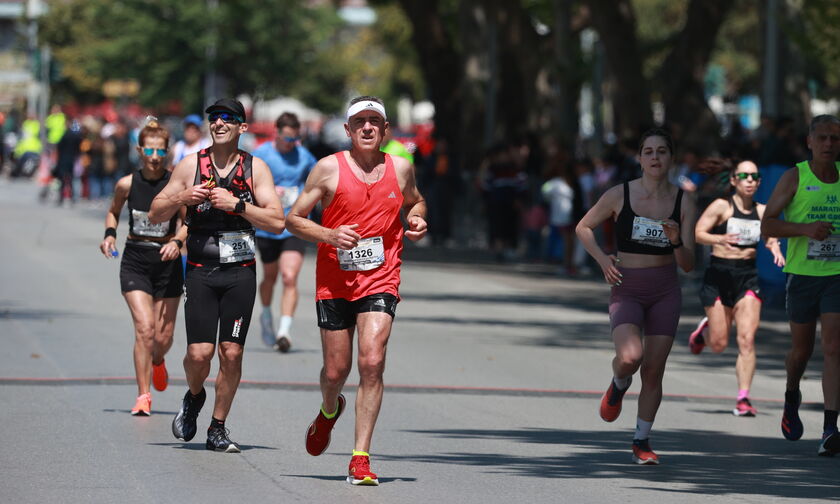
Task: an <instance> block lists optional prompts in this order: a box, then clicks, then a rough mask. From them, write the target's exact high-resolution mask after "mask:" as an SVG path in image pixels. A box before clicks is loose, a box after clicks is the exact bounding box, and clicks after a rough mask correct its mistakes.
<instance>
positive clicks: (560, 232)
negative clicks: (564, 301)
mask: <svg viewBox="0 0 840 504" xmlns="http://www.w3.org/2000/svg"><path fill="white" fill-rule="evenodd" d="M550 163H551V164H550V166H549V170H550V173H551V178H550V179H549V180H548V181H547V182H546V183H545V184H543V186H542V196H543V199H544V200H545V201H546V202H547V203H548V208H549V212H548V224H549V232H548V247H547V248H548V251H547V252H548V253H547V256H548V259H549V260H551V259H557V258H559V257H560V255H561V252H560V243H561V241H562V244H563V250H562V257H563V265H564V267H565V269H566V274H567V275H573V274H574V273H575V272H574V266H573V262H572V254H573V251H574V243H575V240H574V238H573V235H574V232H575V224H576V223H575V222H574V217H575V216H574V203H575V190H574V186H575V185H577V181H576V177H575V176H574V173H573V172H572V167H571V166H570V165H569V163H568V162H567V161H566V160H565V156H561V157H558V156H556V155H555V157H554V158H553V159H552V160H551V162H550ZM578 213H580V211H579V212H578Z"/></svg>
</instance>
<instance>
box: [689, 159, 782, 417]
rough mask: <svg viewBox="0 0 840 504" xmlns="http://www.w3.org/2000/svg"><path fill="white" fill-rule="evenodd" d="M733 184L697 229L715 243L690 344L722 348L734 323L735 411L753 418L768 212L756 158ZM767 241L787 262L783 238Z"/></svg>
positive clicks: (737, 170) (735, 174)
mask: <svg viewBox="0 0 840 504" xmlns="http://www.w3.org/2000/svg"><path fill="white" fill-rule="evenodd" d="M729 183H730V184H731V185H732V188H733V193H732V195H731V196H729V197H728V198H718V199H716V200H714V201H713V202H712V203H711V204H710V205H709V206H708V208H706V210H705V211H704V212H703V215H701V216H700V218H699V219H698V220H697V225H696V226H695V228H694V235H695V238H696V240H697V243H699V244H701V245H711V247H712V258H711V263H710V264H709V268H708V269H707V270H706V274H705V276H704V278H703V284H702V286H701V287H700V302H701V303H702V304H703V307H704V309H705V310H706V316H705V317H703V319H702V320H701V321H700V323H699V324H698V326H697V329H695V330H694V332H692V333H691V336H689V340H688V346H689V349H690V350H691V353H694V354H699V353H700V352H701V351H702V350H703V347H704V346H705V345H709V346H710V347H711V349H712V351H713V352H715V353H721V352H723V351H724V350H725V349H726V346H727V344H728V343H729V330H730V328H731V327H732V323H733V322H734V323H735V327H736V329H737V333H736V334H737V341H738V359H737V361H736V362H735V377H736V379H737V381H738V396H737V399H736V402H735V409H734V410H732V413H733V414H735V415H736V416H750V417H752V416H755V415H756V413H757V411H756V409H755V407H754V406H753V405H752V403H751V402H750V399H749V393H750V387H751V386H752V380H753V376H754V375H755V360H756V358H755V333H756V331H757V330H758V325H759V323H760V321H761V295H760V290H759V286H758V270H757V268H756V264H755V259H756V247H757V246H758V242H759V239H760V238H761V217H762V215H764V205H762V204H760V203H756V202H755V201H753V196H754V195H755V192H756V191H757V190H758V186H759V184H760V183H761V174H760V173H759V171H758V166H756V164H755V163H753V162H752V161H742V162H740V163H737V164H736V165H735V167H734V168H733V169H732V172H731V174H730V177H729ZM765 244H766V247H767V248H768V249H769V250H770V252H771V253H772V254H773V260H774V262H775V263H776V265H777V266H784V264H785V258H784V256H783V255H782V251H781V249H780V248H779V240H777V239H776V238H768V239H767V240H766V242H765Z"/></svg>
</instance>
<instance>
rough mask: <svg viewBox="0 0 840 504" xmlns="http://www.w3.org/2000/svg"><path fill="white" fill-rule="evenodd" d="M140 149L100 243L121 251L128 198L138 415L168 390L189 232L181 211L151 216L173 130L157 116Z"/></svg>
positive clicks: (123, 276) (165, 175)
mask: <svg viewBox="0 0 840 504" xmlns="http://www.w3.org/2000/svg"><path fill="white" fill-rule="evenodd" d="M139 144H140V145H139V146H138V147H137V151H138V153H139V154H140V160H141V162H142V164H143V166H142V168H141V169H140V170H137V171H135V172H134V173H131V174H129V175H126V176H125V177H123V178H121V179H120V180H119V181H118V182H117V185H116V187H115V189H114V199H113V201H112V203H111V208H110V209H109V211H108V214H107V215H106V217H105V227H106V230H105V238H104V239H103V240H102V243H100V245H99V249H100V251H101V252H102V254H103V255H104V256H105V257H107V258H109V259H110V258H114V257H117V255H118V254H117V249H116V237H117V232H116V228H117V224H118V223H119V220H120V213H121V211H122V209H123V206H125V205H126V203H127V204H128V210H129V212H130V214H129V231H128V238H127V239H126V242H125V247H124V249H123V255H122V261H121V262H120V289H121V290H122V294H123V297H124V298H125V301H126V303H127V304H128V309H129V311H130V312H131V318H132V320H133V321H134V346H133V347H134V371H135V376H136V379H137V391H138V393H137V399H136V401H135V404H134V407H133V408H132V409H131V414H132V415H139V416H148V415H150V414H151V405H152V396H151V385H152V384H154V387H155V389H157V390H160V391H162V390H164V389H165V388H166V386H167V382H168V373H167V371H166V365H165V363H164V356H165V355H166V352H167V351H169V348H170V347H171V346H172V335H173V333H174V331H175V316H176V314H177V313H178V304H179V300H180V297H181V292H182V290H183V283H184V281H183V269H182V266H181V261H180V257H181V252H180V249H181V246H182V245H183V242H184V240H185V239H186V236H187V229H186V227H185V226H181V227H180V229H178V228H177V225H178V222H179V221H182V220H183V216H184V212H181V216H180V217H178V216H173V218H172V219H170V220H169V221H166V222H163V223H159V224H155V223H153V222H151V220H150V219H149V208H150V205H151V203H152V200H153V199H154V197H155V196H156V195H157V194H158V193H159V192H160V191H161V190H163V188H164V186H166V182H167V180H168V179H169V172H168V171H167V170H166V153H167V147H168V146H169V132H167V131H166V130H165V129H163V128H161V127H160V126H159V125H158V123H157V121H150V122H149V123H148V124H147V125H146V126H145V127H144V128H143V129H142V130H141V131H140V139H139Z"/></svg>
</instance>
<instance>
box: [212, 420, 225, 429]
mask: <svg viewBox="0 0 840 504" xmlns="http://www.w3.org/2000/svg"><path fill="white" fill-rule="evenodd" d="M210 428H211V429H224V428H225V421H224V420H219V419H218V418H216V417H213V419H212V420H210Z"/></svg>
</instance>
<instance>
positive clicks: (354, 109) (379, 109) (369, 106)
mask: <svg viewBox="0 0 840 504" xmlns="http://www.w3.org/2000/svg"><path fill="white" fill-rule="evenodd" d="M366 110H371V111H373V112H376V113H377V114H379V115H381V116H382V119H384V120H386V121H387V120H388V116H387V115H385V107H384V106H382V104H380V103H376V102H375V101H372V100H365V101H360V102H356V103H354V104H353V105H350V108H348V109H347V122H350V118H351V117H353V116H354V115H356V114H358V113H359V112H364V111H366Z"/></svg>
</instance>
